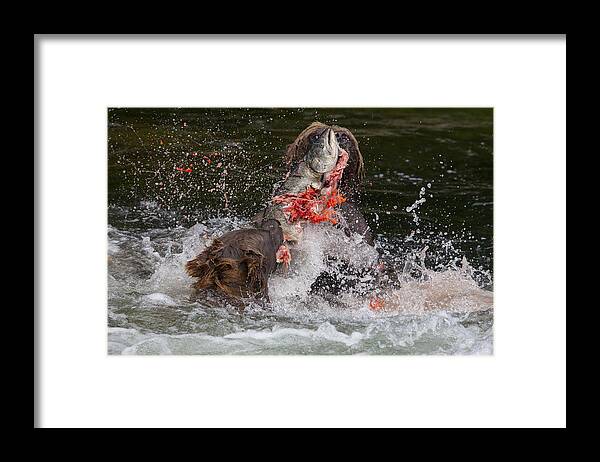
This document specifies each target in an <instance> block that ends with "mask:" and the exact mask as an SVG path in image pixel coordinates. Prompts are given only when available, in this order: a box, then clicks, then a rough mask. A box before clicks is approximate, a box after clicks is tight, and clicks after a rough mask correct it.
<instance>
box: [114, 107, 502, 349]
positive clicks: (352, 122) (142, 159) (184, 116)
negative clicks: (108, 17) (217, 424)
mask: <svg viewBox="0 0 600 462" xmlns="http://www.w3.org/2000/svg"><path fill="white" fill-rule="evenodd" d="M316 120H318V121H321V122H324V123H328V124H337V125H341V126H344V127H346V128H349V129H350V130H351V131H352V132H353V133H354V134H355V136H356V138H357V139H358V142H359V145H360V149H361V152H362V154H363V157H364V160H365V167H366V171H367V175H366V181H365V185H364V191H363V193H362V196H361V209H362V211H363V214H364V215H365V218H366V219H367V221H368V222H369V224H370V226H371V228H372V229H373V230H374V232H375V234H376V235H377V240H378V242H379V245H381V246H382V247H383V248H384V249H385V250H386V252H387V253H388V254H392V255H394V256H397V261H398V268H399V269H398V270H399V271H400V270H401V268H402V265H403V264H404V262H405V260H406V257H407V255H410V254H412V253H414V252H417V251H420V250H421V249H423V248H424V247H427V249H428V251H427V255H426V259H425V263H426V266H427V267H428V268H430V269H432V270H435V271H443V270H445V269H447V268H448V267H449V266H451V265H453V264H454V263H453V262H456V261H458V260H460V259H461V258H462V257H465V258H466V259H467V260H468V262H469V263H470V265H471V266H472V267H473V268H474V269H475V275H474V277H475V279H476V280H477V281H478V284H479V286H480V287H484V288H490V287H491V283H492V280H491V275H492V270H493V111H492V109H481V108H475V109H448V108H436V109H394V108H389V109H387V108H386V109H371V108H343V109H258V108H252V109H186V108H183V109H138V108H127V109H125V108H123V109H109V111H108V191H109V197H108V200H109V211H108V218H109V225H110V229H109V242H110V243H113V244H114V245H115V249H118V250H115V251H114V254H112V255H111V258H112V260H111V261H112V263H111V261H109V282H110V281H112V279H114V281H116V282H115V284H116V285H115V286H114V287H109V314H110V315H109V326H112V327H113V328H114V329H117V330H118V329H132V331H134V332H142V333H144V335H151V334H152V333H158V334H160V335H171V334H172V335H179V334H182V333H183V334H185V333H195V334H202V335H205V334H208V335H211V336H212V335H213V334H215V332H220V334H219V335H221V334H222V335H227V332H229V333H230V334H231V333H232V332H233V333H236V332H239V329H242V330H245V329H246V330H247V329H248V328H249V327H250V325H249V324H248V322H250V321H249V320H248V319H247V318H246V319H243V320H242V319H237V318H236V321H233V324H232V327H231V330H227V329H226V330H225V331H223V332H221V331H220V330H219V329H217V328H216V326H217V325H220V324H219V323H220V322H222V321H223V319H225V318H227V317H226V316H225V317H224V315H223V313H219V312H216V313H213V312H211V314H210V315H207V316H209V318H210V319H211V320H212V321H214V323H213V324H210V325H211V326H212V327H210V328H199V327H198V326H199V325H201V324H199V323H198V321H197V320H192V321H190V320H189V319H188V318H185V319H184V320H183V321H185V322H183V321H182V319H183V318H182V317H181V316H179V317H177V315H176V314H174V313H177V310H180V312H183V313H187V314H186V316H188V317H189V313H188V311H189V310H192V311H193V310H196V309H199V310H202V309H205V308H206V307H202V306H201V305H202V303H201V302H200V306H201V307H200V308H198V306H199V305H198V302H190V304H188V302H187V301H186V300H184V299H183V298H181V299H180V298H178V297H174V299H173V294H177V293H178V292H177V291H179V292H181V290H183V289H182V287H187V286H188V285H189V284H188V283H189V281H186V280H184V276H181V275H179V276H178V278H179V279H178V281H179V282H178V284H179V283H181V285H178V286H177V288H176V289H175V288H174V286H172V285H171V286H169V283H167V287H161V286H160V284H159V283H156V284H154V283H153V284H154V285H153V286H152V287H151V288H149V287H147V286H146V285H144V284H145V283H146V282H147V281H149V280H152V281H154V282H156V281H157V274H158V273H161V275H162V274H163V273H162V272H164V271H165V265H166V266H168V265H173V269H172V272H174V271H180V269H178V268H179V267H178V265H181V264H182V262H183V260H184V258H183V255H184V254H185V253H186V252H192V250H194V251H195V250H196V249H197V248H196V249H190V248H187V247H186V243H185V242H186V241H185V239H186V236H187V237H190V235H189V233H190V231H189V229H190V227H192V226H193V225H195V224H196V223H200V224H202V226H204V227H205V228H203V230H204V229H206V230H208V232H209V234H210V232H213V231H215V230H216V229H220V230H223V229H228V227H229V228H231V227H237V226H243V223H244V220H246V219H248V218H250V217H251V216H253V215H254V214H255V213H256V212H257V211H258V209H259V208H260V206H261V204H262V203H263V202H265V201H266V200H268V199H269V198H270V197H271V193H272V188H273V185H274V183H275V182H277V181H279V180H280V179H281V178H282V177H283V175H284V174H285V170H284V166H283V162H282V157H283V153H284V150H285V148H286V146H287V145H288V144H289V143H291V142H292V141H293V140H294V138H295V137H296V135H297V134H298V133H299V132H300V131H301V130H302V129H304V128H305V127H306V126H307V125H308V124H310V123H311V122H313V121H316ZM178 168H179V169H183V170H185V169H191V171H180V170H177V169H178ZM422 188H423V189H422ZM421 191H422V192H421ZM420 194H421V195H420ZM420 197H422V198H424V199H426V202H424V203H422V204H420V205H418V207H416V209H415V210H412V211H407V208H408V207H411V206H413V204H415V202H416V201H417V200H418V199H419V198H420ZM203 232H204V231H203ZM186 233H188V234H186ZM109 247H110V245H109ZM192 247H193V246H192ZM182 249H183V250H182ZM192 253H193V252H192ZM109 254H110V252H109ZM174 254H177V255H180V257H178V258H179V260H176V263H174V261H173V260H172V259H171V258H172V256H173V255H174ZM180 260H181V261H180ZM161 277H162V276H161ZM111 278H112V279H111ZM159 279H160V278H159ZM161 280H162V279H161ZM171 282H172V281H171ZM163 289H164V290H163ZM170 291H171V292H170ZM156 294H162V295H164V294H171V295H170V297H171V299H170V300H167V302H164V300H163V299H161V295H156ZM148 296H150V299H148V298H147V297H148ZM185 296H186V297H187V294H186V295H185ZM144 297H146V298H144ZM152 297H154V298H152ZM182 297H183V296H182ZM161 300H162V301H161ZM163 302H164V303H163ZM305 302H306V301H305ZM164 305H167V306H169V307H171V306H174V308H164ZM148 306H149V307H150V308H148ZM152 307H154V308H152ZM205 314H206V313H205ZM490 316H491V315H490ZM169 319H173V322H170V321H169ZM194 319H195V318H194ZM286 319H287V318H286ZM436 319H437V318H436ZM486 319H487V318H486ZM263 321H265V320H264V319H261V322H259V323H258V324H257V325H253V324H252V326H253V327H258V328H260V329H266V328H269V329H273V328H274V326H275V325H276V326H279V324H277V322H284V321H283V318H281V319H278V320H277V321H276V322H275V324H273V323H272V322H271V323H269V322H266V321H265V322H264V323H263ZM323 321H324V320H323V319H320V320H319V322H320V323H321V324H314V323H312V321H310V322H309V321H307V320H306V319H303V320H302V321H298V320H293V321H290V319H287V320H286V321H285V322H284V325H285V326H288V327H290V326H291V327H293V328H301V329H305V328H311V327H312V328H317V327H318V326H320V327H319V328H323V326H322V323H323ZM396 321H397V320H396ZM463 321H464V320H463V319H462V318H461V320H460V322H463ZM326 322H327V323H328V322H329V321H326ZM332 322H333V321H332ZM377 322H380V321H377ZM485 322H487V320H486V321H485ZM490 322H491V321H490ZM182 323H183V324H182ZM186 323H187V324H186ZM285 323H291V324H289V325H288V324H285ZM345 323H346V321H344V322H341V321H340V322H338V323H336V322H333V327H334V330H335V329H337V331H339V332H346V333H347V334H348V335H350V334H351V333H352V332H354V330H352V329H351V328H350V327H349V324H348V325H347V324H345ZM184 324H185V326H187V327H184V326H183V325H184ZM350 324H352V323H350ZM366 325H370V324H369V323H367V324H366ZM461 325H462V324H461ZM354 327H355V328H357V329H359V330H358V332H363V334H364V330H362V331H361V330H360V328H358V327H356V326H354ZM363 327H364V326H363ZM371 327H372V325H371ZM328 328H329V327H327V329H328ZM353 329H354V328H353ZM386 329H387V327H386ZM485 329H487V330H484V331H483V333H484V334H485V335H484V337H485V342H491V337H490V338H488V337H489V336H490V335H491V333H490V332H491V331H489V329H491V324H490V325H488V324H486V328H485ZM115 332H117V331H115ZM118 332H121V331H118ZM123 332H125V331H123ZM127 332H129V331H127ZM398 332H400V331H394V335H396V336H397V335H399V334H398ZM455 334H456V333H454V334H453V335H455ZM479 334H481V332H480V333H479ZM488 334H489V335H488ZM115 335H116V334H115ZM119 335H120V334H119ZM128 335H129V334H128ZM236 335H237V334H236ZM361 335H362V334H361ZM455 336H456V335H455ZM442 337H444V336H443V335H442V336H441V337H440V338H442ZM211 338H212V337H211ZM365 338H366V337H365ZM444 338H445V337H444ZM453 338H454V337H453ZM138 340H139V339H138ZM169 341H171V342H172V339H170V340H169ZM436 341H437V340H436V337H435V336H434V337H433V340H431V341H430V342H429V343H427V342H426V343H425V344H424V345H421V346H420V347H419V348H418V349H417V351H412V350H410V348H409V349H408V350H409V351H404V350H402V348H400V347H398V346H397V345H396V347H394V348H396V349H394V348H392V349H391V351H388V350H386V349H385V348H384V350H385V352H387V353H391V354H394V353H406V354H412V353H415V354H419V353H427V352H429V351H430V349H431V351H433V352H435V351H438V350H436V348H437V347H435V345H436ZM444 341H448V342H451V340H449V339H448V338H445V340H444ZM454 341H455V342H456V341H457V340H454ZM485 342H484V343H485ZM442 343H443V342H442ZM123 344H127V345H129V343H127V342H124V343H123ZM486 345H487V343H486ZM490 345H491V344H490ZM165 348H166V350H165V351H173V348H172V345H171V346H170V347H165ZM269 348H270V349H265V351H262V350H261V351H258V353H260V352H267V351H268V352H270V353H278V352H279V350H278V347H277V346H274V347H269ZM380 348H381V347H380ZM398 348H400V349H399V350H398ZM440 348H441V350H440V351H441V352H442V353H444V352H456V351H462V350H460V348H458V350H457V349H456V348H455V349H453V347H448V348H446V347H441V346H440V347H439V348H438V349H440ZM444 348H446V349H444ZM490 348H491V346H490ZM115 350H119V348H115ZM201 350H202V349H201ZM309 350H310V352H317V353H319V352H320V350H319V348H316V350H314V345H312V344H311V346H310V348H309ZM313 350H314V351H313ZM396 350H398V351H396ZM483 350H486V351H487V346H486V347H485V348H483ZM152 351H154V350H152ZM228 351H229V350H225V351H224V352H228ZM236 351H237V350H236ZM282 351H287V350H285V348H284V349H283V350H282ZM290 351H291V352H300V353H305V352H307V351H308V350H306V349H302V348H300V349H299V350H298V351H296V350H294V349H293V348H292V350H290ZM335 351H337V350H335ZM360 351H362V352H369V353H372V352H373V351H371V349H370V347H365V349H364V351H363V350H360ZM154 352H155V351H154ZM210 352H221V351H220V350H219V349H218V348H217V349H216V351H212V350H210ZM323 352H325V353H326V352H327V351H323ZM338 352H339V351H338ZM353 352H354V351H353ZM253 353H257V351H254V350H253ZM341 353H344V352H341Z"/></svg>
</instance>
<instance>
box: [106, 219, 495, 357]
mask: <svg viewBox="0 0 600 462" xmlns="http://www.w3.org/2000/svg"><path fill="white" fill-rule="evenodd" d="M151 210H154V209H151ZM154 211H155V210H154ZM244 225H245V223H244V222H243V221H236V220H231V219H214V220H209V221H207V222H206V223H202V224H196V225H194V226H192V227H191V228H185V227H176V228H172V229H163V228H156V229H148V230H146V231H141V232H132V231H122V230H119V229H116V228H114V227H109V233H108V236H109V246H108V249H109V251H108V254H109V257H108V258H109V260H108V265H109V275H108V287H109V313H108V314H109V316H108V321H109V353H111V354H119V353H121V354H359V353H362V354H482V353H483V354H489V353H491V351H492V293H491V292H490V291H488V290H483V289H482V288H481V287H480V285H479V284H478V283H477V282H476V280H475V278H474V276H473V269H472V268H471V267H470V266H469V264H468V263H467V261H466V259H463V260H462V261H461V262H460V264H455V265H452V266H449V267H448V268H446V269H445V270H444V271H433V270H430V269H427V267H426V266H425V263H424V262H425V259H426V252H427V248H423V249H422V250H421V251H420V252H416V253H414V252H412V253H409V254H407V255H405V256H403V258H397V262H398V263H397V266H395V263H391V264H392V265H394V266H393V267H392V268H390V269H388V271H387V273H388V274H392V276H393V277H392V278H388V280H387V281H386V282H384V284H383V286H380V287H379V288H378V293H379V295H380V296H381V297H382V298H383V299H384V300H385V309H384V310H380V311H377V312H375V311H373V310H372V309H370V308H369V296H368V295H365V294H361V293H360V291H352V290H350V291H347V292H344V293H342V294H340V295H337V296H333V295H328V294H321V295H317V294H315V293H312V292H311V285H312V284H313V283H314V282H315V280H316V279H317V277H318V276H319V275H320V274H321V273H322V272H324V271H330V272H331V271H333V272H335V271H338V274H337V275H338V276H339V277H341V278H343V277H344V276H345V275H344V274H343V269H340V268H336V267H335V265H332V264H331V263H330V258H331V257H336V258H337V259H338V260H343V261H346V262H347V263H349V264H351V265H352V266H354V267H355V268H358V269H360V268H371V267H373V266H374V265H375V264H376V263H377V260H378V252H377V251H376V250H375V249H374V248H373V247H371V246H369V245H368V244H366V243H364V242H363V241H362V239H360V238H359V237H358V236H351V237H348V236H346V235H345V234H344V233H343V232H342V231H341V230H338V229H336V228H335V227H332V226H330V225H326V224H314V225H313V224H309V225H307V226H306V228H305V234H304V238H303V240H302V241H301V242H300V243H299V245H298V246H296V247H294V248H293V250H292V251H293V253H294V256H293V258H292V263H291V265H290V267H289V269H288V270H287V272H286V273H285V274H284V273H283V271H281V270H278V271H276V272H275V273H274V274H273V275H272V277H271V279H270V282H269V296H270V303H269V304H267V305H266V306H262V305H260V304H258V303H251V304H250V305H249V306H248V307H247V308H246V309H245V311H244V312H243V313H240V312H239V311H238V310H237V309H236V308H235V307H233V306H231V305H229V304H228V303H227V302H226V301H223V300H220V299H218V298H216V297H214V296H211V295H207V296H205V297H200V298H197V297H195V296H194V295H193V292H192V290H191V287H190V285H191V282H192V280H191V279H190V278H189V277H188V276H187V275H186V273H185V271H184V265H185V262H186V261H187V260H189V259H191V258H193V257H194V256H195V255H196V254H197V253H198V252H200V251H202V250H203V249H204V248H205V247H206V246H207V245H208V244H209V243H210V242H211V240H212V239H213V238H214V237H217V236H218V235H220V234H222V233H224V232H227V231H230V230H232V229H238V228H243V227H244ZM380 246H381V247H382V248H383V250H384V251H387V252H388V254H390V253H391V252H394V251H395V246H394V245H393V243H392V242H391V241H386V240H383V241H382V242H380ZM384 254H385V252H384ZM396 257H398V256H396ZM391 261H392V262H394V260H393V259H392V260H391ZM415 274H417V275H418V276H415ZM349 277H353V278H357V277H358V278H360V277H359V276H349ZM371 277H372V276H370V275H369V274H368V273H367V275H366V276H364V277H363V278H364V279H365V280H363V281H358V283H359V286H360V283H366V284H367V287H368V284H369V283H370V282H371V281H369V278H371ZM384 279H385V278H384ZM355 282H356V281H355Z"/></svg>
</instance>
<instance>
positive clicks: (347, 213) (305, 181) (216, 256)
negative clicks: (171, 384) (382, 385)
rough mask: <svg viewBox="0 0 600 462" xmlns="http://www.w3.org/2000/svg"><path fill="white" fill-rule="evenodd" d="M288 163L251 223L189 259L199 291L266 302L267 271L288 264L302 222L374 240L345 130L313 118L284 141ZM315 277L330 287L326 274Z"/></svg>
mask: <svg viewBox="0 0 600 462" xmlns="http://www.w3.org/2000/svg"><path fill="white" fill-rule="evenodd" d="M285 162H286V165H287V167H288V173H287V174H286V176H285V178H284V179H283V180H282V181H281V182H280V184H279V185H278V186H276V188H275V192H274V195H273V197H272V198H271V199H270V200H269V202H268V203H267V204H266V205H265V207H264V209H263V210H262V211H261V212H259V213H258V214H257V215H256V216H255V217H254V219H253V220H252V224H251V227H249V228H246V229H240V230H236V231H231V232H229V233H226V234H224V235H222V236H220V237H219V238H217V239H215V240H214V241H213V242H212V243H211V244H210V245H209V246H208V247H207V248H206V249H205V250H204V251H203V252H201V253H200V254H199V255H198V256H197V257H196V258H194V259H192V260H190V261H188V262H187V264H186V271H187V273H188V274H189V275H190V276H191V277H194V278H197V281H196V282H195V283H194V284H193V287H194V288H195V289H196V290H197V291H204V290H215V291H217V292H218V293H220V294H222V295H225V296H227V297H228V298H233V299H235V300H237V301H239V300H242V299H245V298H252V299H262V300H268V298H269V297H268V281H269V276H270V275H271V274H272V273H273V272H274V271H275V270H276V269H277V267H278V265H283V266H284V267H285V268H287V265H288V264H289V262H290V259H291V258H292V255H293V248H294V246H295V245H296V244H297V243H298V242H300V240H301V239H302V234H303V226H304V225H306V224H307V223H321V224H322V225H323V226H337V227H341V228H342V229H344V232H345V233H346V234H347V235H348V236H349V235H351V234H352V233H357V234H359V235H361V236H362V237H363V239H364V240H365V241H366V242H367V243H369V244H370V245H373V236H372V233H371V230H370V229H369V227H368V225H367V223H366V221H365V219H364V217H363V215H362V213H361V212H360V209H359V208H358V201H359V188H360V186H361V183H362V180H363V178H364V162H363V157H362V154H361V152H360V149H359V147H358V142H357V140H356V138H355V137H354V135H353V134H352V133H351V132H350V130H348V129H346V128H343V127H338V126H335V125H332V126H329V125H325V124H322V123H319V122H314V123H312V124H311V125H309V126H308V127H307V128H306V129H305V130H303V131H302V132H301V133H300V134H299V135H298V137H297V138H296V139H295V141H294V142H293V143H292V144H290V145H289V146H288V148H287V150H286V154H285ZM320 279H321V280H325V281H328V284H327V287H331V288H333V285H332V284H331V281H330V280H329V279H328V278H327V275H326V274H324V275H323V278H320ZM314 288H315V289H316V290H318V289H319V288H320V284H319V279H318V280H317V281H315V287H314Z"/></svg>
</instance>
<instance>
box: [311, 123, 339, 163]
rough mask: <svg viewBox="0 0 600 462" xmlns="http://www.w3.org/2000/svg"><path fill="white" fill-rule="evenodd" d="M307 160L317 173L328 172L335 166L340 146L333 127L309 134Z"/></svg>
mask: <svg viewBox="0 0 600 462" xmlns="http://www.w3.org/2000/svg"><path fill="white" fill-rule="evenodd" d="M308 141H309V149H308V152H307V153H306V162H307V164H308V165H309V166H310V168H311V169H312V170H314V171H315V172H317V173H321V174H322V173H327V172H330V171H331V170H333V168H334V167H335V165H336V163H337V160H338V156H339V154H340V146H339V144H338V141H337V139H336V136H335V132H334V131H333V129H332V128H324V129H323V130H319V131H316V132H315V133H313V134H311V135H310V136H309V139H308Z"/></svg>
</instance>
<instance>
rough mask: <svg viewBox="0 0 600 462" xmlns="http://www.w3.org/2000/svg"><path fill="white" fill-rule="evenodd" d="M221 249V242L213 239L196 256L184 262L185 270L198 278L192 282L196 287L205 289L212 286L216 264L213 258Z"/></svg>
mask: <svg viewBox="0 0 600 462" xmlns="http://www.w3.org/2000/svg"><path fill="white" fill-rule="evenodd" d="M222 250H223V242H222V241H220V240H219V239H215V240H214V241H213V243H212V244H211V245H210V246H208V248H206V249H205V250H204V251H203V252H201V253H200V254H199V255H198V256H197V257H196V258H194V259H193V260H190V261H188V262H187V263H186V264H185V271H186V273H187V274H188V275H190V276H191V277H193V278H198V281H196V282H195V283H194V287H195V288H196V289H207V288H209V287H213V286H214V282H215V278H216V276H217V274H216V270H217V268H216V265H215V262H214V260H215V259H216V258H218V257H219V255H220V254H221V253H222Z"/></svg>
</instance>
